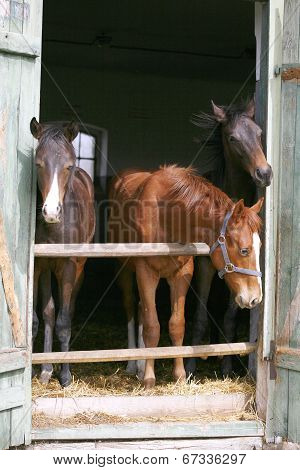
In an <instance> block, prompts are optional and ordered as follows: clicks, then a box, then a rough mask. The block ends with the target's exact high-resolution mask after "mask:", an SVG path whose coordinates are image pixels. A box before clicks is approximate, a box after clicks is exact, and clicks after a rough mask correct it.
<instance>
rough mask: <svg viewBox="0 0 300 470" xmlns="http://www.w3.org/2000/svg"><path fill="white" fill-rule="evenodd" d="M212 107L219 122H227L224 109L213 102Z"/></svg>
mask: <svg viewBox="0 0 300 470" xmlns="http://www.w3.org/2000/svg"><path fill="white" fill-rule="evenodd" d="M211 107H212V110H213V114H214V117H215V119H216V121H218V122H225V121H226V113H225V111H224V109H223V108H221V107H220V106H217V105H216V104H215V103H214V102H213V100H211Z"/></svg>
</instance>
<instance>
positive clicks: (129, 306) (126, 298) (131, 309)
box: [119, 268, 137, 375]
mask: <svg viewBox="0 0 300 470" xmlns="http://www.w3.org/2000/svg"><path fill="white" fill-rule="evenodd" d="M119 284H120V287H121V290H122V297H123V305H124V309H125V312H126V315H127V334H128V349H135V348H136V333H135V296H134V273H133V272H132V271H131V270H129V269H126V268H124V269H123V270H122V271H121V273H120V276H119ZM126 372H127V373H128V374H130V375H136V373H137V364H136V361H128V363H127V367H126Z"/></svg>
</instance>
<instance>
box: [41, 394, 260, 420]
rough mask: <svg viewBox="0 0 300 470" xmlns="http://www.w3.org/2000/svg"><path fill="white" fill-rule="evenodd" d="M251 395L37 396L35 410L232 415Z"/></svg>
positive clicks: (71, 413) (61, 414)
mask: <svg viewBox="0 0 300 470" xmlns="http://www.w3.org/2000/svg"><path fill="white" fill-rule="evenodd" d="M250 398H251V397H250V396H249V395H246V394H245V393H228V394H227V393H226V394H224V393H213V394H206V393H205V394H204V393H203V394H199V395H195V396H176V395H172V396H147V397H142V396H141V397H135V396H124V395H122V396H102V397H77V398H76V400H74V398H67V397H57V398H47V397H46V398H43V397H41V398H36V399H35V400H34V403H33V404H32V412H33V413H44V414H45V415H47V416H58V417H62V418H65V417H67V416H74V415H76V414H78V413H84V412H91V413H106V414H110V415H118V416H126V417H141V416H143V417H145V416H146V417H154V416H157V417H161V416H168V417H175V418H184V417H192V416H193V417H195V419H196V417H197V416H201V415H203V414H216V413H217V414H218V415H229V414H230V413H234V412H239V411H243V410H245V408H246V406H247V404H248V403H249V400H250Z"/></svg>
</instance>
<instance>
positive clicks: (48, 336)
mask: <svg viewBox="0 0 300 470" xmlns="http://www.w3.org/2000/svg"><path fill="white" fill-rule="evenodd" d="M40 292H41V303H42V312H43V319H44V352H51V351H52V344H53V329H54V324H55V306H54V300H53V297H52V288H51V271H50V269H47V271H44V272H43V273H42V274H41V277H40ZM52 373H53V366H52V364H42V367H41V375H40V382H41V383H43V384H47V383H48V382H49V380H50V379H51V376H52Z"/></svg>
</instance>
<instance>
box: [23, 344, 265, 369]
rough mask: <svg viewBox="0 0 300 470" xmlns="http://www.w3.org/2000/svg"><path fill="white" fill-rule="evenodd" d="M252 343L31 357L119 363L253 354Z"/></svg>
mask: <svg viewBox="0 0 300 470" xmlns="http://www.w3.org/2000/svg"><path fill="white" fill-rule="evenodd" d="M255 349H256V344H255V343H253V344H251V343H228V344H207V345H204V346H178V347H177V346H171V347H158V348H140V349H106V350H99V351H68V352H51V353H34V354H32V363H33V364H46V363H56V364H63V363H68V362H69V363H71V364H75V363H81V362H118V361H128V360H131V359H166V358H175V357H205V356H230V355H233V354H250V353H251V352H253V351H255Z"/></svg>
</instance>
